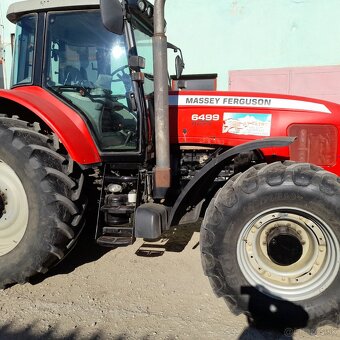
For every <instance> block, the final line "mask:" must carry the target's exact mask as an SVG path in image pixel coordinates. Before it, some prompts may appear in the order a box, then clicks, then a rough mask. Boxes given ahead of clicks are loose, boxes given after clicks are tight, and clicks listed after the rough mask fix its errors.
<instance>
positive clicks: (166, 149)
mask: <svg viewBox="0 0 340 340" xmlns="http://www.w3.org/2000/svg"><path fill="white" fill-rule="evenodd" d="M165 1H166V0H155V2H154V36H153V38H152V43H153V59H154V84H155V130H156V131H155V138H156V167H155V169H154V184H155V190H154V197H155V198H164V197H165V194H166V192H167V190H168V188H170V179H171V169H170V137H169V94H168V91H169V89H168V57H167V38H166V35H165V18H164V7H165Z"/></svg>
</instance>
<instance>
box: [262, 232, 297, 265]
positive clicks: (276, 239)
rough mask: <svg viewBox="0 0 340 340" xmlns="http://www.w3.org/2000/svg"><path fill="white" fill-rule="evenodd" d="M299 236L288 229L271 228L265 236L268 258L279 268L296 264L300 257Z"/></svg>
mask: <svg viewBox="0 0 340 340" xmlns="http://www.w3.org/2000/svg"><path fill="white" fill-rule="evenodd" d="M302 252H303V245H302V239H301V235H300V234H298V233H297V232H296V231H295V230H294V229H292V228H290V227H286V226H283V227H277V228H273V229H272V230H271V231H270V232H269V234H268V236H267V253H268V256H269V258H270V259H271V260H272V261H273V262H274V263H276V264H278V265H280V266H289V265H292V264H293V263H295V262H297V261H298V260H299V259H300V258H301V255H302Z"/></svg>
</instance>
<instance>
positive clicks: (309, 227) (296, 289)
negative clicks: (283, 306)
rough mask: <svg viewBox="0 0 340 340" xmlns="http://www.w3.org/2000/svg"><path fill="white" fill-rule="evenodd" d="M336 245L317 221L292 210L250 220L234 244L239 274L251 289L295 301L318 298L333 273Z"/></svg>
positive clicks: (321, 223)
mask: <svg viewBox="0 0 340 340" xmlns="http://www.w3.org/2000/svg"><path fill="white" fill-rule="evenodd" d="M339 250H340V249H339V242H338V240H337V238H336V236H335V235H334V233H333V231H332V230H331V228H330V227H329V226H328V225H327V224H326V223H325V222H324V221H323V220H322V219H320V218H319V217H316V216H315V215H313V214H311V213H309V212H307V211H305V210H302V209H297V208H286V207H282V208H277V209H271V210H268V211H265V212H264V213H261V214H259V215H257V216H256V217H254V218H253V219H252V220H251V221H249V223H247V225H246V226H245V227H244V229H243V230H242V232H241V234H240V236H239V239H238V243H237V260H238V263H239V265H240V269H241V271H242V273H243V275H244V276H245V278H246V279H247V281H248V282H249V283H250V284H251V285H253V286H257V287H258V288H259V289H262V290H263V291H264V292H265V293H267V294H270V295H274V296H276V297H279V298H282V299H286V300H290V301H297V300H304V299H307V298H311V297H313V296H316V295H318V294H320V293H321V292H322V291H324V290H325V289H326V288H327V287H329V285H330V284H331V283H332V282H333V280H334V278H335V276H336V275H337V273H338V270H339V263H340V259H339V253H340V251H339Z"/></svg>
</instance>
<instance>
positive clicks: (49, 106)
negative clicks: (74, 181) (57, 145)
mask: <svg viewBox="0 0 340 340" xmlns="http://www.w3.org/2000/svg"><path fill="white" fill-rule="evenodd" d="M2 99H5V100H7V101H11V102H13V103H17V104H19V105H21V106H23V107H24V108H27V109H28V110H29V111H31V112H32V113H33V114H35V115H36V116H38V117H39V118H40V119H41V120H42V121H44V122H45V123H46V125H47V126H49V128H50V129H51V130H52V131H53V132H54V133H55V134H56V135H57V136H58V138H59V140H60V141H61V142H62V143H63V145H64V146H65V148H66V150H67V151H68V153H69V154H70V156H71V158H72V159H73V160H74V161H76V162H77V163H79V164H94V163H100V162H101V158H100V155H99V152H98V149H97V147H96V145H95V143H94V141H93V138H92V136H91V134H90V131H89V129H88V127H87V125H86V124H85V122H84V120H83V119H82V118H81V117H80V116H79V114H78V113H77V112H75V111H74V110H72V109H71V108H70V107H69V106H67V105H66V104H64V103H63V102H62V101H60V100H59V99H58V98H56V97H55V96H53V95H52V94H50V93H49V92H47V91H46V90H44V89H42V88H40V87H38V86H22V87H17V88H14V89H12V90H0V105H1V100H2ZM11 113H12V114H16V115H18V114H20V112H11ZM22 118H25V117H24V116H23V117H22Z"/></svg>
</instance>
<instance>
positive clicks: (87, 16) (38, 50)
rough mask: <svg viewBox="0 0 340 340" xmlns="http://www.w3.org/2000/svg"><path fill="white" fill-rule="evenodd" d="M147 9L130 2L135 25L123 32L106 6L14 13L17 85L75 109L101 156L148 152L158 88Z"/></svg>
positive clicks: (32, 5)
mask: <svg viewBox="0 0 340 340" xmlns="http://www.w3.org/2000/svg"><path fill="white" fill-rule="evenodd" d="M61 2H62V3H63V4H64V5H63V6H61V5H62V4H61ZM89 2H90V3H91V4H89ZM25 3H27V4H25ZM143 4H144V5H145V7H146V8H141V9H140V8H139V7H138V2H137V1H129V6H127V7H126V9H127V10H130V11H131V13H130V18H131V20H129V21H126V22H125V24H124V25H122V28H121V30H122V31H121V32H119V33H121V34H116V33H113V32H109V31H108V30H107V29H106V28H105V27H104V25H103V23H102V18H101V14H100V10H99V1H82V2H80V1H70V2H68V3H67V5H65V1H59V0H57V1H53V2H52V3H51V4H50V3H47V4H46V3H45V4H44V5H41V2H40V1H29V2H28V1H25V2H19V3H16V4H13V5H12V7H10V9H9V12H8V17H9V18H10V19H11V20H12V22H15V23H16V25H17V29H16V39H15V52H14V68H13V72H12V87H13V88H15V87H22V86H31V85H36V86H39V87H42V88H43V89H45V90H47V91H48V92H49V93H51V94H52V95H53V96H55V97H57V98H58V99H60V100H61V101H62V102H64V103H66V104H67V105H69V106H71V107H72V108H73V109H74V110H75V111H77V112H78V113H80V115H81V116H82V118H83V119H84V120H85V122H86V123H87V125H88V126H89V129H90V131H91V134H92V136H93V137H94V140H95V142H96V145H97V147H98V149H99V150H100V152H101V153H111V152H120V153H121V152H128V153H142V150H143V138H142V137H141V136H142V135H145V133H142V131H145V128H146V127H145V125H146V124H144V122H143V119H144V118H142V117H143V116H144V115H145V111H146V109H145V102H144V98H145V95H148V94H151V93H153V91H154V85H153V75H152V74H153V56H152V46H151V45H152V33H153V32H152V29H153V27H152V16H153V7H152V5H151V4H149V3H146V2H143ZM25 6H26V7H27V8H25ZM121 10H122V9H121ZM26 11H27V12H29V13H25V12H26ZM44 39H45V43H44V42H43V41H44ZM138 56H143V58H141V57H138ZM144 66H145V70H144V71H145V75H146V76H145V77H143V79H141V73H140V69H141V68H142V67H143V68H144ZM144 121H145V119H144ZM144 144H145V143H144Z"/></svg>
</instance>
